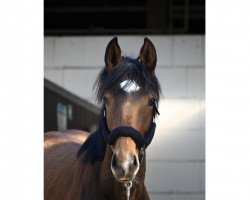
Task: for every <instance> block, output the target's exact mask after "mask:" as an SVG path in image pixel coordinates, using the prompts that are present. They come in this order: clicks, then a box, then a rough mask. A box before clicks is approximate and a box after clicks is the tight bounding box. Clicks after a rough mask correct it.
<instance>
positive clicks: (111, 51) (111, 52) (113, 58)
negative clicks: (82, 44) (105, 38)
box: [104, 37, 121, 70]
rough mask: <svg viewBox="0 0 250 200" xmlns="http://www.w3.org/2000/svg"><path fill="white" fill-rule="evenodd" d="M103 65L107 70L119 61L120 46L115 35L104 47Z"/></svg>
mask: <svg viewBox="0 0 250 200" xmlns="http://www.w3.org/2000/svg"><path fill="white" fill-rule="evenodd" d="M104 60H105V65H106V67H107V68H108V70H112V69H114V67H115V66H116V65H117V64H118V63H119V62H120V60H121V48H120V46H119V44H118V40H117V37H114V38H113V39H112V40H111V41H110V42H109V43H108V46H107V48H106V52H105V58H104Z"/></svg>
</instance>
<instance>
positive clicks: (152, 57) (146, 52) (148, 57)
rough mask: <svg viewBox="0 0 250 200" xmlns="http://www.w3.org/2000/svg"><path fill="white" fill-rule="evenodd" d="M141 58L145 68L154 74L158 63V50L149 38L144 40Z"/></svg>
mask: <svg viewBox="0 0 250 200" xmlns="http://www.w3.org/2000/svg"><path fill="white" fill-rule="evenodd" d="M139 58H140V60H141V63H142V64H143V65H144V67H146V68H147V69H148V70H149V71H151V72H153V71H154V70H155V67H156V62H157V56H156V50H155V47H154V45H153V43H152V42H151V41H150V40H149V39H148V38H144V44H143V46H142V48H141V51H140V56H139Z"/></svg>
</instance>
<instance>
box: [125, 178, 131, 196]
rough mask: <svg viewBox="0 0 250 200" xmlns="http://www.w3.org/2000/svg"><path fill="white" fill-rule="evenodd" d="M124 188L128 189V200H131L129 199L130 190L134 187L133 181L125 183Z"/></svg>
mask: <svg viewBox="0 0 250 200" xmlns="http://www.w3.org/2000/svg"><path fill="white" fill-rule="evenodd" d="M124 186H125V188H126V198H127V200H129V197H130V189H131V187H132V181H128V182H125V183H124Z"/></svg>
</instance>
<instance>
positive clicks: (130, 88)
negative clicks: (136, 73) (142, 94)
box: [120, 80, 140, 93]
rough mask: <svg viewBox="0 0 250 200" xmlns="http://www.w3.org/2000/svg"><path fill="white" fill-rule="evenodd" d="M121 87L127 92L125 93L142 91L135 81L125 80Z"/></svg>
mask: <svg viewBox="0 0 250 200" xmlns="http://www.w3.org/2000/svg"><path fill="white" fill-rule="evenodd" d="M120 87H121V88H122V89H123V90H124V91H125V92H128V93H130V92H135V91H137V90H139V89H140V87H139V85H138V84H137V83H136V82H135V81H131V80H125V81H123V82H121V83H120Z"/></svg>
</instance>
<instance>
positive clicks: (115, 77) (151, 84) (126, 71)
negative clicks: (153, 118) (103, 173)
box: [77, 57, 161, 163]
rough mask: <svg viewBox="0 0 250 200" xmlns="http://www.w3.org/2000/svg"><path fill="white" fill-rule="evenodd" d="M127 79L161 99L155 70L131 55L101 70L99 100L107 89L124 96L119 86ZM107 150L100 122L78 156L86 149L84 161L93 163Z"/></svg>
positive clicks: (98, 85)
mask: <svg viewBox="0 0 250 200" xmlns="http://www.w3.org/2000/svg"><path fill="white" fill-rule="evenodd" d="M125 79H129V80H131V81H135V82H136V83H138V84H139V86H140V87H141V88H142V90H141V93H142V94H143V93H144V94H145V92H152V93H154V94H155V97H156V100H157V101H158V100H159V95H160V93H161V89H160V85H159V82H158V80H157V78H156V76H155V74H154V72H150V71H149V70H148V69H146V68H145V67H144V66H143V65H142V64H141V63H140V61H139V59H132V58H129V57H122V60H121V62H120V63H119V64H118V65H117V66H116V67H115V68H114V69H113V70H111V71H109V70H108V69H107V68H106V67H105V68H104V69H103V70H102V71H101V72H100V74H99V76H98V78H97V80H96V83H95V85H94V87H95V88H96V96H97V100H98V101H99V102H100V101H101V99H102V97H103V95H104V93H105V92H107V91H111V92H112V94H113V95H115V96H118V97H119V96H121V98H122V94H121V91H120V88H119V87H118V86H119V83H121V82H122V81H123V80H125ZM124 87H126V86H124ZM118 88H119V89H118ZM102 114H103V110H101V114H100V115H102ZM105 150H106V142H105V140H104V138H103V136H102V130H101V126H100V123H99V126H98V129H97V130H96V131H95V132H94V133H92V134H91V135H90V136H89V138H88V139H87V140H86V141H85V142H84V143H83V145H82V146H81V148H80V149H79V151H78V153H77V156H78V157H79V156H80V155H81V154H82V153H83V152H85V151H86V152H85V154H84V161H85V162H90V163H93V162H95V161H98V160H103V158H104V155H105Z"/></svg>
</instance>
